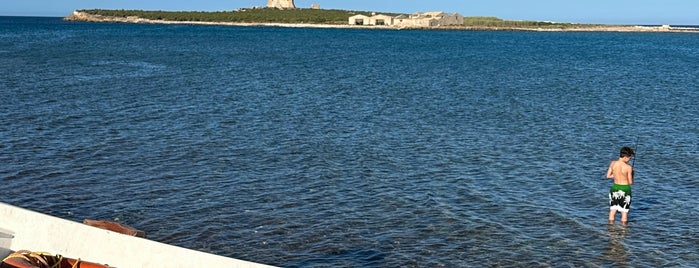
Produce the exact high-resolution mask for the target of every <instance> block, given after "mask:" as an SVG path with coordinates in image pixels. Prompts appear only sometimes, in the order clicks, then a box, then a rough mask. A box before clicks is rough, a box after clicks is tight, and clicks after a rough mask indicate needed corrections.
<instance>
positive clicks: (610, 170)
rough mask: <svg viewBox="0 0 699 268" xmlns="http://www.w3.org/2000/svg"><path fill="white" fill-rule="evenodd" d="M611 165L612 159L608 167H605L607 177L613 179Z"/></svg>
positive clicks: (612, 163) (612, 164)
mask: <svg viewBox="0 0 699 268" xmlns="http://www.w3.org/2000/svg"><path fill="white" fill-rule="evenodd" d="M612 166H614V161H612V162H611V163H609V168H608V169H607V179H613V178H614V174H612Z"/></svg>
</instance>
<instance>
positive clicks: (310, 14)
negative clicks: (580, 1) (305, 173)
mask: <svg viewBox="0 0 699 268" xmlns="http://www.w3.org/2000/svg"><path fill="white" fill-rule="evenodd" d="M78 12H82V13H86V14H90V15H99V16H105V17H120V18H127V17H138V18H142V19H150V20H163V21H197V22H233V23H309V24H337V25H343V24H347V22H348V19H349V17H351V16H354V15H358V14H362V15H366V16H371V15H372V13H377V14H379V13H380V12H371V11H350V10H328V9H303V8H297V9H286V10H280V9H274V8H250V9H239V10H232V11H213V12H211V11H208V12H204V11H144V10H104V9H90V10H78ZM380 14H383V15H389V16H398V15H400V14H397V13H383V12H381V13H380ZM463 26H464V27H478V28H557V29H561V28H563V29H574V28H583V27H588V28H589V27H596V26H601V25H592V24H573V23H554V22H541V21H510V20H503V19H499V18H496V17H465V18H464V24H463Z"/></svg>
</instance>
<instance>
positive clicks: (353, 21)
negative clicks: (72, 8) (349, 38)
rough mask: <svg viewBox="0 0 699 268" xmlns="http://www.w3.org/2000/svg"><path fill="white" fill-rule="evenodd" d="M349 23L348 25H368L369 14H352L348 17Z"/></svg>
mask: <svg viewBox="0 0 699 268" xmlns="http://www.w3.org/2000/svg"><path fill="white" fill-rule="evenodd" d="M349 24H350V25H370V24H369V16H366V15H362V14H359V15H354V16H352V17H349Z"/></svg>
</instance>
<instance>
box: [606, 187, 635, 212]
mask: <svg viewBox="0 0 699 268" xmlns="http://www.w3.org/2000/svg"><path fill="white" fill-rule="evenodd" d="M630 207H631V185H620V184H616V183H615V184H614V185H612V188H611V189H609V209H610V210H617V211H619V212H629V208H630Z"/></svg>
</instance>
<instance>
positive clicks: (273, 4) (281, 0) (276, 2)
mask: <svg viewBox="0 0 699 268" xmlns="http://www.w3.org/2000/svg"><path fill="white" fill-rule="evenodd" d="M267 7H268V8H277V9H295V8H296V5H294V0H267Z"/></svg>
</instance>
